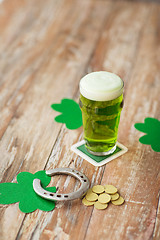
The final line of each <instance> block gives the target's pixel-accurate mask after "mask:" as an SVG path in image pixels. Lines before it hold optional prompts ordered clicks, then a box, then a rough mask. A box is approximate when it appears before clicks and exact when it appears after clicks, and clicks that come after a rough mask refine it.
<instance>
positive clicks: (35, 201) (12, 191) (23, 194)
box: [0, 171, 56, 213]
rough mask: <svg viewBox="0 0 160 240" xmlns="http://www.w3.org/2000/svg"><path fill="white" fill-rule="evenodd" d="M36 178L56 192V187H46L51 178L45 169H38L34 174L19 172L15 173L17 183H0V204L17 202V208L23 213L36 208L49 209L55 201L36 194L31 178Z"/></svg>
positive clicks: (44, 186) (48, 189) (43, 185)
mask: <svg viewBox="0 0 160 240" xmlns="http://www.w3.org/2000/svg"><path fill="white" fill-rule="evenodd" d="M35 178H38V179H40V180H41V185H42V187H43V188H44V189H46V190H47V191H50V192H53V193H54V192H56V187H46V186H47V185H48V184H49V183H50V180H51V177H49V176H47V175H46V173H45V171H38V172H36V173H35V174H32V173H29V172H21V173H19V174H18V175H17V183H1V184H0V204H11V203H16V202H19V209H20V210H21V211H22V212H24V213H30V212H33V211H35V210H36V209H40V210H42V211H51V210H53V209H54V207H55V202H54V201H50V200H46V199H44V198H41V197H40V196H38V195H37V194H36V193H35V191H34V189H33V180H34V179H35Z"/></svg>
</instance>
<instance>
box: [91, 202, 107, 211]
mask: <svg viewBox="0 0 160 240" xmlns="http://www.w3.org/2000/svg"><path fill="white" fill-rule="evenodd" d="M94 206H95V208H96V209H105V208H107V207H108V204H107V203H100V202H98V201H97V202H95V203H94Z"/></svg>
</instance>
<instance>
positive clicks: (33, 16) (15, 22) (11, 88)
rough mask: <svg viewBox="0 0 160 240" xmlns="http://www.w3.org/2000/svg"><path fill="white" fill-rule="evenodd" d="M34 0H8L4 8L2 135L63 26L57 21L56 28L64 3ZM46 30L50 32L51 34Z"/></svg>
mask: <svg viewBox="0 0 160 240" xmlns="http://www.w3.org/2000/svg"><path fill="white" fill-rule="evenodd" d="M32 2H33V1H21V3H20V2H19V1H18V0H14V1H12V4H13V5H12V4H10V3H9V1H5V2H4V4H3V5H2V9H1V11H4V12H5V13H6V14H4V16H5V17H4V19H3V18H2V19H1V21H0V26H1V28H0V29H1V30H2V29H3V32H2V33H3V34H2V33H1V34H2V35H1V38H0V51H1V54H2V58H1V59H0V67H1V73H0V74H1V78H0V101H1V105H0V110H1V122H0V138H1V137H2V136H3V134H4V132H5V130H6V128H7V126H8V124H9V122H10V121H11V119H12V117H13V116H14V113H15V112H16V109H17V108H18V106H19V105H20V103H21V102H22V101H23V98H24V95H25V92H26V91H27V90H28V89H29V87H30V85H31V84H32V81H34V76H35V74H36V72H37V71H38V69H40V68H41V66H43V63H45V61H46V60H47V57H48V55H49V52H50V48H52V47H53V41H54V37H55V36H56V33H57V32H60V29H61V28H60V25H61V21H56V23H57V25H56V27H53V26H54V25H55V24H54V22H55V20H56V19H57V16H58V15H59V11H60V7H61V5H62V1H61V0H60V1H58V3H57V1H47V2H46V3H45V2H44V1H38V6H37V1H34V2H33V3H32ZM66 8H67V6H66ZM42 9H43V11H42ZM61 14H62V16H63V17H64V18H65V17H66V16H65V14H67V9H65V10H63V9H62V11H61ZM49 16H50V17H49ZM63 17H62V19H63ZM58 19H60V18H58ZM60 20H61V19H60ZM43 22H44V24H43V28H42V26H41V24H42V23H43ZM2 26H3V27H2ZM51 28H52V29H53V30H52V31H50V29H51ZM47 31H50V35H48V34H47ZM55 40H56V37H55ZM46 46H48V47H47V48H46ZM33 49H34V51H33Z"/></svg>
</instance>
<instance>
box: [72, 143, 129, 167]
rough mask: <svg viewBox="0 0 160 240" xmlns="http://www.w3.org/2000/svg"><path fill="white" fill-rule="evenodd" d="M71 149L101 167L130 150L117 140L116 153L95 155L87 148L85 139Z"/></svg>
mask: <svg viewBox="0 0 160 240" xmlns="http://www.w3.org/2000/svg"><path fill="white" fill-rule="evenodd" d="M71 150H72V151H73V152H75V153H76V154H77V155H79V156H80V157H82V158H83V159H85V160H86V161H88V162H89V163H91V164H92V165H94V166H96V167H101V166H103V165H105V164H106V163H108V162H110V161H112V160H114V159H115V158H117V157H119V156H121V155H123V154H124V153H126V152H127V151H128V149H127V148H126V147H125V146H124V145H122V144H121V143H119V142H117V145H116V150H115V151H114V153H111V154H109V155H107V156H95V155H93V154H91V153H89V152H88V151H87V150H86V148H85V140H82V141H80V142H78V143H76V144H74V145H73V146H72V147H71Z"/></svg>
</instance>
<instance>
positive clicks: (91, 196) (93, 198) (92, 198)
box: [85, 192, 98, 202]
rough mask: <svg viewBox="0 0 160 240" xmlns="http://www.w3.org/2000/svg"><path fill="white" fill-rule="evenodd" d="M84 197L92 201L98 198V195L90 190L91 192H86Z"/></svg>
mask: <svg viewBox="0 0 160 240" xmlns="http://www.w3.org/2000/svg"><path fill="white" fill-rule="evenodd" d="M85 198H86V199H87V200H88V201H91V202H93V201H96V200H97V199H98V195H97V194H96V193H93V192H91V193H87V194H86V197H85Z"/></svg>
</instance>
